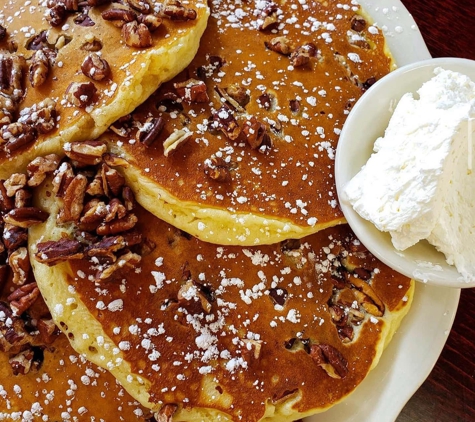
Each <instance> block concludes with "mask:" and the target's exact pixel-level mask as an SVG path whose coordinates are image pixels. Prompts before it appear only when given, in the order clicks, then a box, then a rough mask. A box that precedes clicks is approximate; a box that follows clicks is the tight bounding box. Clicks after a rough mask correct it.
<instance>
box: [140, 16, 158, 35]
mask: <svg viewBox="0 0 475 422" xmlns="http://www.w3.org/2000/svg"><path fill="white" fill-rule="evenodd" d="M137 22H138V23H143V24H144V25H145V26H146V27H147V28H148V29H149V30H150V32H154V31H156V30H157V29H158V28H159V27H160V26H161V24H162V22H163V21H162V18H161V17H160V16H157V15H152V14H149V15H139V16H138V18H137Z"/></svg>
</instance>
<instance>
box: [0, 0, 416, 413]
mask: <svg viewBox="0 0 475 422" xmlns="http://www.w3.org/2000/svg"><path fill="white" fill-rule="evenodd" d="M33 3H34V2H33ZM33 3H31V2H27V3H25V2H24V0H14V1H11V2H8V4H6V5H4V6H1V8H0V24H1V25H2V26H1V28H0V49H1V51H2V55H1V57H0V62H1V63H0V65H1V67H0V72H1V73H0V84H1V86H0V88H1V95H0V99H1V100H2V102H1V103H0V136H1V139H2V141H1V145H0V147H1V152H0V160H1V167H0V176H1V178H2V181H1V183H0V212H1V214H2V218H3V223H2V224H3V237H2V242H3V245H4V248H3V250H2V251H1V252H0V253H1V256H2V259H3V265H2V266H1V267H0V269H1V271H0V273H1V274H0V275H1V279H0V289H1V301H0V350H2V351H3V353H0V355H1V356H2V359H3V360H2V362H3V365H2V366H1V374H2V379H7V378H8V381H7V382H3V381H2V382H1V383H0V384H2V387H1V388H0V420H15V418H16V419H17V420H18V419H21V418H23V420H28V421H29V420H78V421H83V420H91V421H92V420H100V419H102V420H109V419H112V418H116V419H118V420H127V421H131V420H135V419H137V420H141V419H142V420H143V419H147V420H158V421H172V420H173V421H175V420H176V421H185V420H190V421H205V420H221V421H228V420H229V421H230V420H233V421H238V420H242V421H246V422H253V421H261V420H269V421H271V420H272V421H291V420H296V419H299V418H302V417H305V416H307V415H311V414H314V413H317V412H321V411H324V410H326V409H328V408H329V407H330V406H332V405H334V404H335V403H338V402H339V401H341V400H342V399H344V398H345V397H346V396H348V394H350V393H351V392H352V391H353V390H354V389H355V388H356V387H357V385H358V384H359V383H360V382H361V381H362V380H363V379H364V378H365V376H366V375H367V373H368V372H369V370H370V369H372V368H373V367H374V366H375V365H376V364H377V363H378V361H379V358H380V356H381V354H382V352H383V349H384V347H385V346H386V345H387V344H388V343H389V341H390V340H391V338H392V336H393V334H394V332H395V330H396V329H397V327H398V326H399V324H400V322H401V320H402V318H403V317H404V315H405V314H406V313H407V312H408V310H409V307H410V304H411V301H412V296H413V289H414V286H413V282H412V280H409V279H407V278H405V277H403V276H401V275H400V274H398V273H396V272H394V271H393V270H391V269H389V268H388V267H386V266H385V265H384V264H382V263H381V262H379V261H378V260H376V258H374V257H373V256H372V255H371V254H370V253H369V252H368V251H367V250H366V248H365V247H364V246H363V245H362V244H361V243H360V242H359V241H358V239H356V237H355V236H354V234H353V233H352V232H351V230H350V229H349V227H348V226H347V225H346V224H344V223H345V221H344V218H343V216H342V214H341V211H340V210H339V207H338V203H337V199H336V198H337V196H336V192H335V186H334V181H333V159H334V153H335V149H336V147H337V143H338V135H339V132H340V130H341V127H342V125H343V123H344V121H345V118H346V115H347V114H348V113H349V111H350V110H351V107H352V105H353V104H354V103H355V102H356V100H357V99H358V98H359V97H360V96H361V95H362V94H363V92H364V91H365V90H367V89H369V88H370V86H371V85H372V84H373V83H374V82H375V81H376V80H378V79H379V78H381V77H382V76H383V75H385V74H386V73H388V72H389V71H390V70H391V68H392V66H393V63H392V61H391V58H390V55H389V53H388V52H387V51H386V48H385V42H384V37H383V36H382V34H381V32H380V31H379V30H378V28H377V27H375V26H373V25H372V24H371V21H370V19H369V17H368V16H366V15H365V14H364V12H363V11H362V10H361V9H360V7H359V6H357V5H355V2H353V1H349V0H348V1H338V2H337V1H333V0H331V1H326V2H319V1H318V2H314V1H312V2H311V1H306V2H302V1H298V2H297V1H275V2H271V1H247V2H235V1H227V0H226V1H224V0H222V1H212V2H209V7H208V5H206V2H204V1H201V0H193V1H191V0H190V1H181V2H179V1H173V0H172V1H163V2H158V1H152V0H121V1H117V2H111V1H107V0H84V1H81V0H50V1H49V2H42V1H41V2H38V3H37V4H33ZM205 28H206V29H205ZM43 300H44V302H43ZM71 346H72V348H73V349H74V350H75V352H72V351H71V349H70V347H71ZM76 353H78V354H79V356H78V355H77V354H76ZM7 361H8V363H9V364H6V362H7ZM95 365H97V366H95ZM99 368H100V369H99ZM12 374H14V375H15V378H12V377H11V376H10V375H12ZM34 380H42V381H41V382H44V383H45V385H44V387H43V386H40V387H37V386H34V387H33V383H34V382H35V381H34ZM116 380H117V382H116ZM90 386H91V387H90ZM90 388H93V389H90ZM26 390H28V391H29V392H28V393H27V394H26V393H25V394H22V391H26ZM124 390H126V391H127V393H126V394H125V393H124ZM88 396H89V398H87V397H88ZM92 396H93V398H92V399H91V398H90V397H92ZM152 415H153V416H152ZM2 418H3V419H2Z"/></svg>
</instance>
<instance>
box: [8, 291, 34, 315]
mask: <svg viewBox="0 0 475 422" xmlns="http://www.w3.org/2000/svg"><path fill="white" fill-rule="evenodd" d="M39 295H40V290H39V289H38V286H37V285H36V283H29V284H25V285H23V286H21V287H19V288H18V289H16V290H15V291H14V292H13V293H12V294H11V295H10V296H8V298H7V300H8V301H9V302H10V307H11V308H12V311H13V315H14V316H20V315H21V314H22V313H23V312H25V311H26V310H27V309H29V308H30V306H31V305H33V303H34V302H35V300H36V299H37V298H38V296H39Z"/></svg>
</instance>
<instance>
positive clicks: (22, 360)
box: [8, 348, 35, 375]
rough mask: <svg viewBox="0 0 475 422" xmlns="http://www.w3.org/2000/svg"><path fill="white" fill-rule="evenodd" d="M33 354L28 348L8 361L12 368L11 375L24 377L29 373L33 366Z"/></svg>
mask: <svg viewBox="0 0 475 422" xmlns="http://www.w3.org/2000/svg"><path fill="white" fill-rule="evenodd" d="M34 356H35V353H34V351H33V349H32V348H28V349H26V350H23V351H21V352H19V353H17V354H16V355H15V356H13V357H11V358H10V359H9V360H8V363H9V364H10V366H11V367H12V372H13V375H26V374H28V373H29V372H30V369H31V367H32V365H33V358H34Z"/></svg>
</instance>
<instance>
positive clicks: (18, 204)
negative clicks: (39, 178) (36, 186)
mask: <svg viewBox="0 0 475 422" xmlns="http://www.w3.org/2000/svg"><path fill="white" fill-rule="evenodd" d="M32 197H33V194H32V193H31V192H30V191H29V190H27V189H19V190H17V191H16V192H15V208H24V207H29V206H31V198H32Z"/></svg>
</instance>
